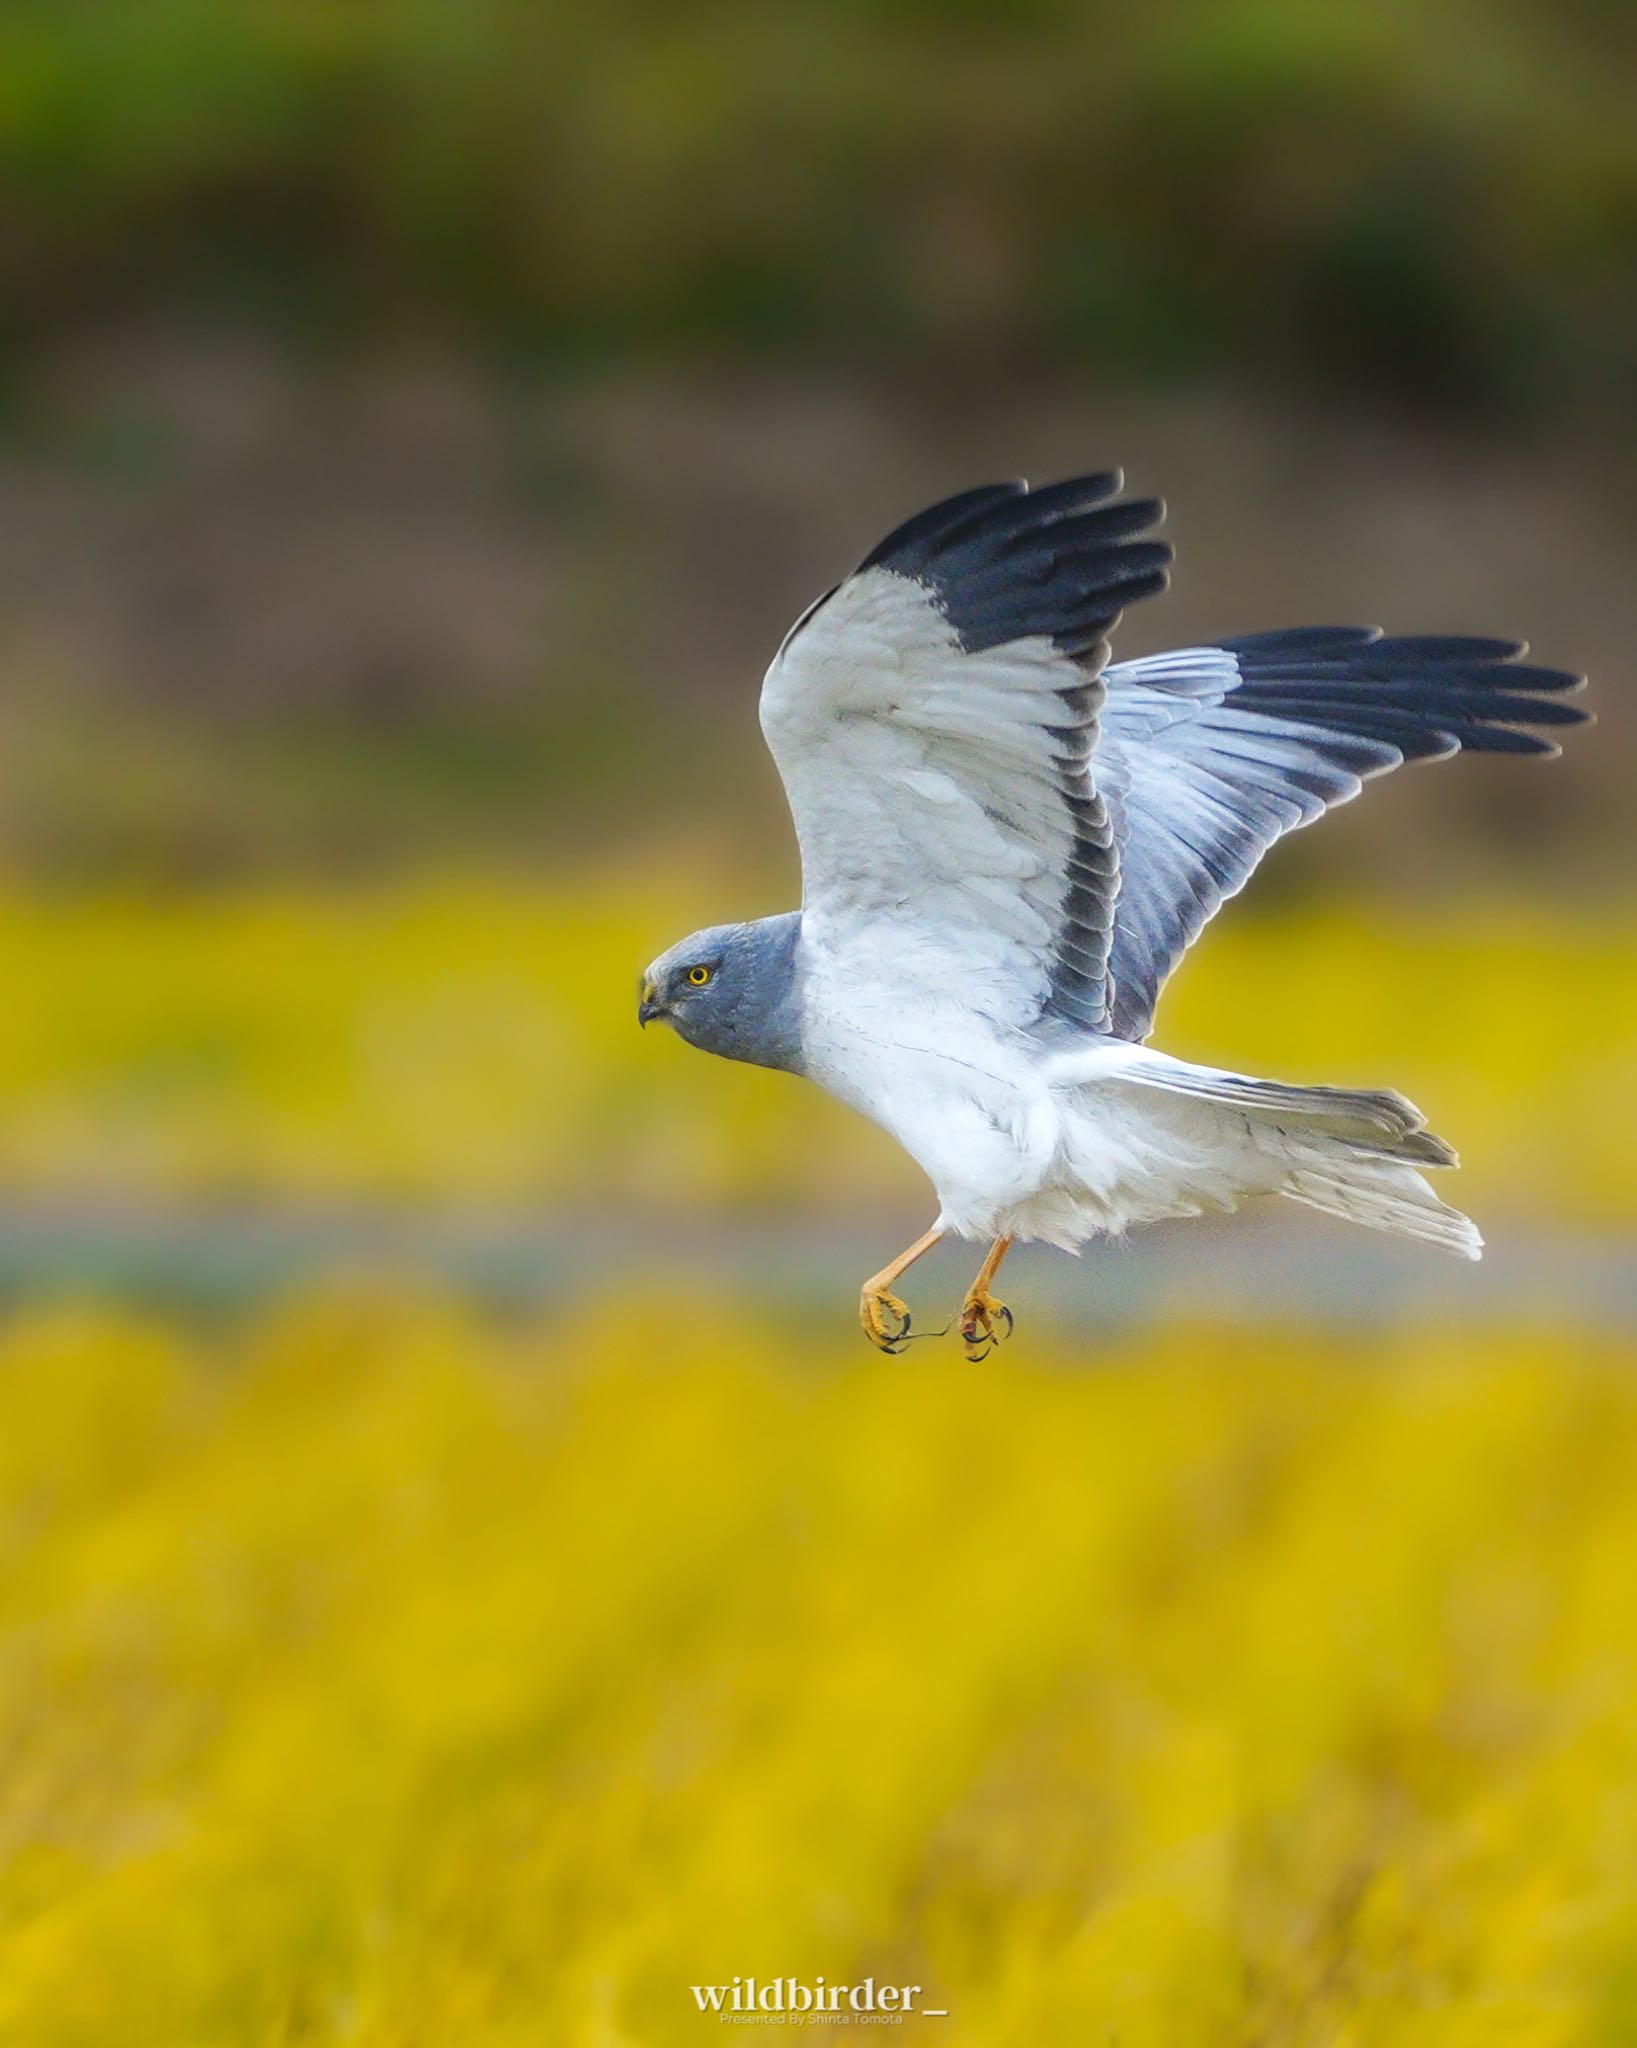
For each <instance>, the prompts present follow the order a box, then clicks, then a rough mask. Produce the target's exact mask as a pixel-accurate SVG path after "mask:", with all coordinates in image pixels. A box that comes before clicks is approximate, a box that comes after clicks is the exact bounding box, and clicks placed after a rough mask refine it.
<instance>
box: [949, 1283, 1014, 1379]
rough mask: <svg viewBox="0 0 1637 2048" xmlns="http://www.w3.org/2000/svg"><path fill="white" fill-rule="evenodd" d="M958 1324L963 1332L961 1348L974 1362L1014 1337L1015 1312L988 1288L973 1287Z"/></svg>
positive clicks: (963, 1305) (962, 1306)
mask: <svg viewBox="0 0 1637 2048" xmlns="http://www.w3.org/2000/svg"><path fill="white" fill-rule="evenodd" d="M955 1327H956V1329H957V1330H958V1331H959V1332H960V1339H961V1348H962V1349H963V1350H964V1351H965V1353H966V1355H967V1357H968V1358H970V1359H971V1360H972V1362H973V1364H974V1365H975V1364H977V1363H978V1361H979V1360H980V1359H984V1358H987V1357H988V1356H989V1354H990V1352H991V1351H993V1350H994V1348H995V1346H996V1345H997V1344H1004V1343H1005V1341H1006V1339H1007V1338H1008V1337H1009V1336H1011V1334H1012V1311H1011V1310H1010V1309H1009V1308H1008V1307H1007V1306H1006V1304H1005V1302H1003V1301H997V1300H996V1299H995V1297H994V1296H993V1295H992V1294H990V1293H988V1292H987V1291H986V1290H985V1291H982V1292H980V1291H978V1290H977V1289H974V1290H973V1292H972V1293H970V1294H969V1295H968V1296H967V1297H966V1299H965V1301H964V1302H962V1304H961V1314H960V1321H959V1322H958V1323H957V1324H956V1326H955Z"/></svg>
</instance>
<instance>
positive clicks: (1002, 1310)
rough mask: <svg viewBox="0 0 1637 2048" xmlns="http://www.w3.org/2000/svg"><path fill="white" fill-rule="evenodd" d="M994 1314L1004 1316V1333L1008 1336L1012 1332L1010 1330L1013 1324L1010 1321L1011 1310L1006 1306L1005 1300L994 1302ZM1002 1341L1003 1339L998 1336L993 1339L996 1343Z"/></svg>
mask: <svg viewBox="0 0 1637 2048" xmlns="http://www.w3.org/2000/svg"><path fill="white" fill-rule="evenodd" d="M995 1314H996V1315H997V1316H1004V1317H1005V1318H1006V1335H1007V1336H1008V1337H1009V1336H1011V1334H1012V1330H1013V1328H1014V1325H1013V1322H1012V1311H1011V1310H1010V1309H1009V1308H1008V1307H1007V1306H1006V1304H1005V1302H1003V1301H998V1302H996V1304H995ZM1003 1341H1004V1340H1003V1339H1002V1338H999V1337H997V1338H996V1339H995V1342H996V1343H997V1344H998V1343H1001V1342H1003Z"/></svg>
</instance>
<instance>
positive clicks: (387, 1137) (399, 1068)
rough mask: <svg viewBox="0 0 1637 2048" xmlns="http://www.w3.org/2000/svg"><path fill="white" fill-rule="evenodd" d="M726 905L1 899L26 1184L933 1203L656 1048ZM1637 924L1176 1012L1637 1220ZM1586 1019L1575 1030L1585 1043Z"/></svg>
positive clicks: (659, 895)
mask: <svg viewBox="0 0 1637 2048" xmlns="http://www.w3.org/2000/svg"><path fill="white" fill-rule="evenodd" d="M736 894H739V895H742V890H741V891H737V892H736V891H734V890H733V889H731V888H729V887H726V886H725V885H724V884H723V883H722V882H721V881H720V880H717V881H715V882H712V881H709V880H706V879H700V880H698V881H697V883H696V885H695V886H693V887H691V888H690V887H686V886H684V885H683V884H682V883H680V882H674V883H671V884H668V885H666V886H664V887H656V886H654V885H653V884H652V883H645V884H642V885H640V886H639V885H637V884H634V883H630V882H623V883H620V884H618V885H609V884H606V883H603V884H597V883H587V884H585V885H584V886H580V885H576V884H573V883H564V884H558V885H555V886H547V885H541V884H523V883H515V884H512V883H507V882H504V881H497V880H496V879H494V878H493V877H484V878H481V879H476V880H469V881H459V880H445V881H437V882H424V883H419V884H409V883H405V884H400V885H397V886H394V887H391V888H379V889H373V890H366V889H359V890H356V891H354V892H353V893H351V894H346V893H340V892H335V891H333V890H332V891H322V892H320V891H304V890H302V889H301V888H299V887H282V888H261V889H245V890H242V891H238V892H223V893H213V894H183V895H178V896H176V897H173V898H154V897H150V896H144V895H138V894H128V895H118V894H112V895H110V894H95V893H86V894H80V895H75V894H69V893H63V894H55V895H52V894H40V893H26V892H18V891H12V892H9V893H0V953H3V956H4V957H5V958H6V960H7V961H8V963H10V966H11V978H10V982H9V987H8V1000H7V1002H6V1004H5V1005H4V1006H0V1188H10V1189H11V1190H13V1191H14V1192H26V1193H31V1194H52V1195H67V1196H71V1197H73V1198H75V1199H83V1198H85V1197H88V1196H98V1195H101V1196H108V1197H125V1198H131V1197H148V1196H162V1197H166V1198H170V1199H196V1198H208V1199H218V1198H224V1197H244V1196H249V1197H266V1196H270V1197H284V1196H289V1197H296V1198H302V1199H312V1198H314V1197H317V1198H319V1199H332V1200H358V1199H376V1200H379V1199H391V1200H405V1199H411V1200H428V1199H431V1200H437V1201H450V1202H461V1201H465V1202H487V1203H498V1204H523V1203H528V1204H534V1203H541V1204H552V1203H561V1202H565V1201H578V1202H599V1203H605V1204H606V1203H630V1202H673V1203H674V1202H676V1201H679V1200H681V1201H732V1200H738V1201H751V1200H754V1201H756V1202H758V1203H768V1202H773V1203H782V1204H786V1205H811V1204H813V1203H815V1202H821V1203H830V1204H835V1203H841V1202H846V1203H856V1202H857V1201H858V1200H859V1199H861V1198H863V1199H871V1198H879V1197H880V1196H882V1195H883V1194H885V1195H886V1196H888V1197H893V1198H896V1197H899V1196H904V1195H908V1194H909V1193H910V1191H911V1190H913V1189H915V1188H916V1187H917V1185H918V1176H916V1174H915V1173H914V1170H913V1169H912V1168H910V1167H909V1166H908V1165H907V1163H906V1162H904V1161H903V1159H902V1158H901V1156H900V1155H899V1154H898V1153H897V1151H896V1149H895V1148H894V1147H892V1146H891V1145H890V1144H888V1143H887V1141H886V1140H884V1139H882V1138H880V1137H879V1136H878V1135H877V1134H875V1133H872V1132H870V1131H868V1130H867V1129H865V1128H864V1127H863V1126H861V1125H858V1124H856V1123H854V1122H853V1121H852V1120H851V1119H850V1118H848V1117H846V1116H845V1115H844V1114H843V1113H842V1112H840V1111H838V1110H836V1109H835V1108H834V1106H833V1105H831V1104H828V1103H826V1102H824V1101H822V1100H821V1099H820V1098H819V1097H818V1096H817V1095H816V1094H815V1093H814V1092H813V1091H812V1090H809V1089H806V1088H803V1087H800V1086H799V1085H797V1084H794V1083H792V1082H791V1081H790V1080H788V1078H786V1077H784V1076H781V1075H770V1074H763V1073H758V1072H754V1071H751V1070H748V1069H745V1068H736V1069H735V1068H728V1067H725V1066H722V1065H721V1064H719V1063H717V1062H713V1061H708V1060H701V1059H699V1058H698V1057H697V1056H694V1055H690V1054H687V1053H686V1052H684V1051H682V1050H681V1049H679V1048H678V1047H677V1046H676V1045H675V1044H674V1043H672V1042H671V1041H670V1039H669V1036H668V1034H664V1033H658V1032H649V1033H648V1034H647V1036H646V1038H642V1037H639V1035H638V1033H637V1030H636V1028H635V1019H634V1010H635V990H636V978H637V975H638V973H639V971H640V969H641V967H642V965H643V963H644V962H645V961H646V960H648V959H649V958H651V957H652V956H653V954H654V953H656V952H657V951H659V950H660V949H661V948H662V947H663V946H664V945H665V944H667V943H669V941H670V940H672V939H674V938H675V937H676V936H678V935H679V934H680V933H682V932H685V931H687V930H688V929H689V928H690V927H691V926H692V925H694V924H697V923H698V922H699V921H700V918H701V916H702V915H704V914H706V913H705V906H710V905H719V906H720V905H725V904H729V905H730V904H731V903H732V902H733V901H734V898H735V895H736ZM1633 1015H1637V934H1634V932H1633V920H1632V916H1631V914H1630V913H1629V912H1625V913H1618V914H1616V913H1611V912H1609V911H1608V910H1606V909H1604V910H1588V911H1585V912H1583V913H1582V914H1580V915H1579V916H1578V917H1577V916H1574V915H1566V914H1565V912H1564V910H1563V907H1562V906H1561V905H1552V906H1550V907H1548V906H1544V905H1543V906H1541V907H1539V908H1538V909H1536V910H1534V911H1533V912H1527V911H1525V912H1520V911H1519V909H1518V907H1517V906H1516V905H1510V906H1506V907H1504V908H1501V907H1496V908H1494V909H1489V908H1486V906H1484V905H1483V904H1481V903H1478V904H1455V905H1450V906H1446V907H1445V908H1444V909H1442V910H1441V911H1439V912H1438V913H1436V914H1435V913H1433V912H1430V911H1429V912H1427V913H1426V914H1424V915H1420V916H1418V915H1414V914H1410V913H1407V912H1406V911H1405V910H1404V908H1403V907H1401V906H1399V907H1394V908H1391V909H1388V908H1384V907H1369V906H1366V905H1362V904H1353V905H1351V906H1347V905H1344V906H1342V907H1340V908H1331V909H1326V910H1324V911H1314V910H1295V911H1291V912H1288V913H1286V914H1285V915H1283V916H1274V917H1272V918H1268V917H1262V918H1255V917H1251V918H1247V917H1244V916H1240V915H1236V914H1234V913H1233V912H1230V913H1229V914H1228V915H1227V916H1225V917H1224V918H1223V919H1222V920H1221V923H1220V925H1219V926H1218V927H1215V928H1213V930H1212V931H1211V933H1210V934H1209V936H1208V942H1207V943H1206V944H1205V945H1203V946H1202V947H1201V948H1200V949H1199V955H1198V957H1197V958H1196V959H1191V960H1190V961H1189V962H1188V963H1187V965H1186V966H1185V968H1184V969H1183V971H1182V973H1181V974H1180V975H1179V977H1178V979H1177V983H1176V986H1175V988H1174V989H1173V990H1172V991H1171V992H1170V993H1169V994H1168V996H1167V999H1166V1002H1165V1004H1164V1005H1163V1007H1162V1010H1161V1015H1160V1028H1159V1037H1160V1040H1161V1042H1162V1043H1163V1044H1165V1045H1166V1046H1167V1048H1168V1049H1170V1050H1173V1051H1176V1052H1179V1053H1182V1054H1184V1055H1185V1056H1188V1057H1194V1058H1201V1059H1206V1060H1213V1061H1217V1062H1219V1063H1221V1064H1225V1065H1239V1066H1242V1067H1243V1068H1244V1069H1245V1070H1246V1071H1248V1072H1252V1073H1262V1074H1271V1075H1277V1076H1280V1077H1283V1078H1289V1079H1294V1080H1313V1081H1338V1082H1359V1083H1365V1084H1369V1085H1376V1084H1382V1083H1386V1084H1390V1085H1394V1086H1397V1087H1399V1088H1401V1089H1402V1090H1403V1091H1404V1092H1405V1093H1406V1094H1408V1095H1410V1096H1411V1097H1412V1098H1413V1099H1415V1100H1416V1101H1418V1102H1419V1103H1420V1105H1421V1107H1422V1108H1423V1109H1424V1110H1425V1112H1426V1113H1427V1115H1428V1116H1429V1118H1430V1119H1431V1120H1432V1122H1433V1125H1434V1127H1435V1128H1436V1129H1438V1130H1440V1131H1441V1132H1442V1133H1443V1134H1444V1135H1446V1136H1448V1137H1449V1138H1450V1139H1451V1140H1452V1141H1453V1142H1454V1143H1455V1144H1456V1146H1457V1147H1458V1149H1459V1150H1460V1151H1461V1153H1462V1156H1463V1162H1464V1167H1463V1172H1462V1174H1461V1176H1460V1178H1459V1180H1458V1181H1455V1182H1453V1183H1451V1184H1450V1185H1451V1188H1452V1191H1455V1192H1454V1199H1456V1200H1457V1201H1459V1202H1462V1203H1463V1204H1465V1205H1467V1206H1473V1205H1478V1206H1480V1207H1482V1206H1483V1205H1484V1204H1486V1203H1492V1204H1495V1205H1498V1206H1499V1207H1500V1208H1501V1209H1502V1210H1503V1211H1506V1212H1508V1213H1517V1214H1520V1215H1522V1216H1524V1217H1532V1218H1535V1219H1540V1218H1556V1219H1563V1220H1566V1221H1568V1222H1570V1223H1574V1222H1597V1221H1604V1222H1607V1221H1613V1220H1622V1219H1628V1218H1630V1217H1632V1216H1633V1215H1637V1175H1634V1174H1633V1171H1632V1165H1631V1157H1630V1147H1629V1132H1630V1128H1631V1123H1632V1118H1633V1113H1634V1112H1637V1039H1634V1036H1633V1034H1632V1032H1631V1029H1630V1024H1629V1020H1630V1018H1631V1017H1632V1016H1633ZM1564 1017H1572V1018H1573V1019H1574V1029H1573V1031H1572V1032H1568V1031H1565V1030H1563V1029H1561V1028H1560V1027H1559V1020H1560V1019H1562V1018H1564Z"/></svg>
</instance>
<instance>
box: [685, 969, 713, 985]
mask: <svg viewBox="0 0 1637 2048" xmlns="http://www.w3.org/2000/svg"><path fill="white" fill-rule="evenodd" d="M710 978H711V971H710V969H709V968H708V967H690V968H689V969H688V979H689V980H690V981H691V982H692V983H693V985H694V987H695V988H703V987H704V986H705V984H706V982H707V981H709V980H710Z"/></svg>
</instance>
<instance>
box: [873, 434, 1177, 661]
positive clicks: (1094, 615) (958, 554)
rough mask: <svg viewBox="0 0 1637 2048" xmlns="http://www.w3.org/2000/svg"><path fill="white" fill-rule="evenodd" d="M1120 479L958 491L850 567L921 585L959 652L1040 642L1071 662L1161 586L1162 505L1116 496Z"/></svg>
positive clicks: (1165, 575)
mask: <svg viewBox="0 0 1637 2048" xmlns="http://www.w3.org/2000/svg"><path fill="white" fill-rule="evenodd" d="M1124 482H1125V479H1124V475H1123V473H1122V472H1121V471H1120V470H1118V469H1105V470H1094V471H1090V472H1088V473H1087V474H1085V475H1082V476H1075V477H1067V478H1064V479H1062V480H1061V481H1059V482H1054V483H1048V484H1042V485H1041V486H1040V487H1039V489H1037V490H1032V489H1030V488H1029V487H1028V486H1027V485H1026V484H1021V483H1011V484H985V485H982V486H980V487H979V488H978V489H977V490H973V491H963V492H962V493H961V494H960V495H959V496H958V497H955V498H946V499H944V500H943V501H942V502H941V503H940V504H937V505H932V506H929V507H928V508H927V509H926V511H924V512H919V513H917V514H916V515H915V517H914V518H913V519H909V520H906V521H905V522H904V524H903V525H902V526H899V527H896V528H895V529H894V530H893V532H892V533H890V534H888V536H887V537H886V539H885V540H883V541H882V542H880V543H879V545H878V546H876V547H874V548H872V549H871V551H870V553H869V554H868V555H867V556H866V557H865V558H864V561H863V563H862V564H861V567H862V568H865V569H876V568H879V569H888V570H891V571H892V572H893V573H894V574H896V575H900V576H906V577H909V578H911V579H912V580H913V581H915V582H917V583H919V584H921V585H922V586H923V588H925V589H926V590H928V591H929V592H930V593H931V594H932V596H933V597H934V599H935V600H936V602H937V604H938V607H939V609H940V610H941V611H942V612H943V614H944V616H945V617H946V618H947V619H948V620H949V623H950V624H951V625H952V626H953V627H954V629H955V632H956V634H957V635H958V637H959V639H960V642H961V645H962V646H963V647H964V648H965V649H967V651H968V652H973V653H976V652H981V651H982V650H983V649H985V648H989V647H999V646H1003V645H1005V644H1006V643H1007V642H1009V641H1013V640H1023V639H1030V638H1034V637H1037V636H1039V637H1043V638H1047V639H1050V640H1051V641H1052V643H1053V644H1054V646H1056V647H1057V649H1058V650H1059V651H1060V652H1061V653H1064V654H1066V655H1069V656H1070V657H1072V658H1076V659H1078V658H1081V657H1083V656H1084V655H1086V654H1088V653H1089V652H1091V650H1092V649H1094V648H1095V647H1097V646H1098V645H1100V643H1101V642H1102V640H1103V639H1104V638H1105V637H1106V635H1107V633H1108V631H1109V629H1110V628H1111V627H1112V626H1113V625H1114V623H1115V621H1116V620H1117V619H1118V618H1119V616H1120V613H1121V612H1122V611H1123V610H1124V608H1125V607H1126V606H1127V605H1128V604H1135V603H1136V602H1137V601H1138V600H1139V599H1141V598H1144V597H1148V596H1151V595H1153V594H1154V593H1156V592H1158V591H1160V590H1163V589H1164V588H1165V587H1166V584H1167V583H1168V582H1169V580H1170V578H1169V571H1170V564H1171V560H1172V549H1171V544H1170V542H1169V541H1166V540H1162V539H1159V538H1157V537H1156V536H1155V535H1154V533H1153V529H1154V528H1155V527H1156V526H1158V525H1159V523H1160V521H1161V520H1162V519H1163V518H1164V517H1165V506H1164V503H1163V501H1162V500H1161V499H1159V498H1122V497H1121V496H1120V492H1121V490H1122V489H1123V487H1124Z"/></svg>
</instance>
